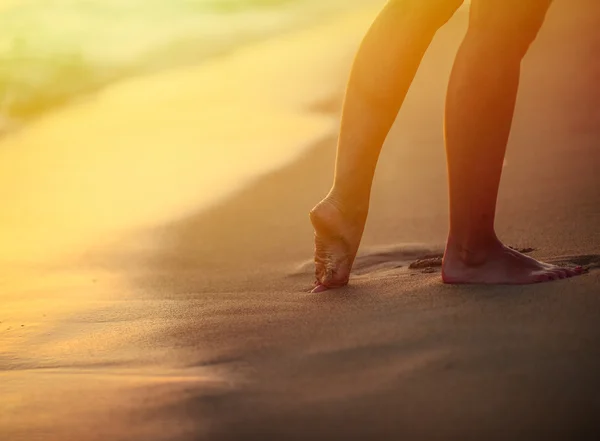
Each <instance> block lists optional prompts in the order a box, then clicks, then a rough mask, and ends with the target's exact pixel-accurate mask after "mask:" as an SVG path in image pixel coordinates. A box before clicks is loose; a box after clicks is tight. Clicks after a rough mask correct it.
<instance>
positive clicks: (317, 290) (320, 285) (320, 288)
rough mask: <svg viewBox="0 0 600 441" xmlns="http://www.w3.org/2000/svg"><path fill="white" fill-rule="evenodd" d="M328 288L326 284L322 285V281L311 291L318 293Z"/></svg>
mask: <svg viewBox="0 0 600 441" xmlns="http://www.w3.org/2000/svg"><path fill="white" fill-rule="evenodd" d="M328 289H329V288H327V287H326V286H325V285H322V284H321V283H317V284H316V286H315V287H314V288H313V290H312V291H311V293H313V294H318V293H320V292H323V291H327V290H328Z"/></svg>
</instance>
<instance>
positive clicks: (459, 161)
mask: <svg viewBox="0 0 600 441" xmlns="http://www.w3.org/2000/svg"><path fill="white" fill-rule="evenodd" d="M551 1H552V0H528V1H523V0H473V3H472V6H471V8H472V9H471V19H470V24H469V30H468V32H467V35H466V37H465V40H464V42H463V44H462V46H461V48H460V50H459V52H458V55H457V58H456V63H455V65H454V69H453V72H452V75H451V78H450V85H449V89H448V97H447V105H446V123H445V135H446V150H447V157H448V173H449V180H450V234H449V238H448V244H447V246H446V253H445V256H444V264H443V271H442V275H443V279H444V281H445V282H446V283H489V284H523V283H535V282H541V281H546V280H553V279H557V278H564V277H570V276H572V275H574V274H576V273H579V272H581V271H580V269H569V268H558V267H554V266H551V265H548V264H544V263H541V262H538V261H536V260H534V259H532V258H530V257H527V256H524V255H522V254H520V253H517V252H516V251H513V250H511V249H509V248H507V247H505V246H504V245H502V243H501V242H500V241H499V240H498V238H497V237H496V234H495V231H494V217H495V213H496V199H497V195H498V186H499V184H500V175H501V172H502V163H503V160H504V153H505V150H506V144H507V141H508V137H509V133H510V128H511V123H512V118H513V112H514V107H515V101H516V97H517V89H518V85H519V76H520V66H521V60H522V58H523V56H524V55H525V53H526V52H527V49H528V48H529V46H530V44H531V43H532V42H533V40H534V39H535V37H536V35H537V33H538V31H539V29H540V27H541V26H542V23H543V21H544V17H545V14H546V12H547V10H548V8H549V6H550V4H551Z"/></svg>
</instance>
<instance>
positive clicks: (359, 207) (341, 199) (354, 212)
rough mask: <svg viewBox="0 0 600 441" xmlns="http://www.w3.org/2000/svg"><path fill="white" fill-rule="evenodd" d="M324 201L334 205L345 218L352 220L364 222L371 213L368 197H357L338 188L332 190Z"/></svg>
mask: <svg viewBox="0 0 600 441" xmlns="http://www.w3.org/2000/svg"><path fill="white" fill-rule="evenodd" d="M324 201H327V202H328V203H330V204H331V205H333V206H334V207H335V208H336V209H337V210H338V211H339V212H340V213H341V214H342V215H343V216H345V217H348V218H350V219H356V220H362V219H364V218H366V217H367V214H368V212H369V198H368V197H357V196H356V195H352V194H351V193H345V192H342V191H339V190H337V189H336V188H333V189H331V191H330V192H329V194H328V195H327V196H326V197H325V199H324Z"/></svg>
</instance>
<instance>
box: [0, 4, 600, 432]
mask: <svg viewBox="0 0 600 441" xmlns="http://www.w3.org/2000/svg"><path fill="white" fill-rule="evenodd" d="M566 3H568V2H557V3H556V4H555V6H554V7H553V9H552V11H551V14H550V16H549V18H548V23H547V26H546V27H545V28H544V30H543V32H542V34H541V35H540V38H539V40H538V41H537V42H536V43H535V45H534V47H532V51H531V53H530V54H529V56H528V58H527V60H526V61H525V63H524V72H523V81H522V90H521V93H520V96H519V104H518V109H517V115H516V119H515V126H514V131H513V134H512V137H511V141H510V146H509V153H508V156H507V160H506V164H505V169H504V178H503V182H502V189H501V194H500V197H499V214H498V220H497V227H498V232H499V235H500V236H501V237H502V238H503V239H504V240H505V241H506V242H507V243H509V244H510V245H513V246H515V247H521V248H526V247H530V248H533V249H534V251H532V255H534V256H536V257H540V258H545V259H547V260H550V261H556V262H558V261H568V262H574V263H579V264H586V265H589V266H590V268H591V270H590V272H589V274H586V275H584V276H582V277H578V278H575V279H571V280H565V281H559V282H554V283H549V284H543V285H535V286H524V287H478V286H471V287H461V286H446V285H443V284H442V283H441V281H440V275H439V268H437V267H435V265H434V266H433V269H429V268H414V269H410V268H409V265H410V264H411V263H412V262H414V261H416V260H417V259H419V258H422V257H425V256H429V255H435V254H437V253H439V252H440V251H441V249H442V246H443V242H444V239H445V235H446V233H447V196H446V187H445V164H444V154H443V143H442V134H441V121H442V112H443V92H444V89H445V85H446V81H447V77H448V73H449V69H450V66H451V62H452V56H453V53H454V51H455V50H456V47H457V45H458V42H459V40H460V37H461V35H462V34H463V32H464V28H465V18H466V17H465V16H464V14H463V15H461V16H458V17H456V18H455V19H454V20H453V21H452V22H451V23H449V24H448V26H447V27H445V28H444V29H443V31H441V33H440V34H439V35H438V37H437V38H436V40H435V42H434V45H433V46H432V48H431V51H430V52H429V53H428V55H427V58H426V60H425V62H424V65H423V66H422V69H421V70H420V72H419V74H418V78H417V79H416V81H415V84H414V87H413V89H412V90H411V92H410V94H409V96H408V98H407V102H406V105H405V106H404V108H403V110H402V111H401V113H400V115H399V118H398V121H397V123H396V126H395V127H394V130H393V132H392V133H391V135H390V137H389V139H388V141H387V145H386V148H385V151H384V154H383V156H382V158H381V161H380V165H379V169H378V175H377V178H376V184H375V188H374V194H373V203H372V211H371V214H370V217H369V222H368V225H367V231H366V236H365V240H364V246H363V247H362V249H361V255H360V257H359V259H358V262H357V267H356V271H355V275H354V277H353V279H352V283H351V285H350V286H349V287H348V288H345V289H342V290H338V291H333V292H327V293H324V294H322V295H312V294H309V293H308V292H307V290H308V288H309V287H310V285H311V282H312V276H311V265H310V263H309V262H310V257H311V251H312V243H311V239H312V232H311V228H310V226H309V224H308V218H307V213H308V210H309V209H310V208H311V206H312V205H313V204H314V202H315V201H317V200H318V199H319V197H321V196H322V195H323V194H324V192H325V191H326V190H327V188H328V187H329V185H330V183H331V169H332V164H333V159H334V147H335V134H333V133H332V134H331V135H330V136H329V137H325V138H323V139H322V140H320V141H319V142H317V143H315V144H314V145H313V146H312V147H311V148H310V149H308V150H304V151H303V153H302V155H301V157H300V158H297V159H296V160H295V161H293V162H287V165H284V166H282V167H280V168H278V169H277V170H275V171H272V172H270V173H268V174H266V175H263V176H262V177H259V178H256V179H254V180H253V181H252V182H250V183H247V184H246V185H245V187H244V188H243V189H241V190H239V191H237V192H235V193H232V194H230V195H229V196H228V197H226V198H223V199H221V200H220V201H219V202H216V203H213V204H212V205H211V207H210V208H208V209H207V208H206V207H202V208H199V209H198V211H197V213H189V214H186V215H184V216H182V215H181V214H180V212H179V211H178V210H174V213H175V212H176V213H177V214H176V215H174V216H173V218H172V219H171V220H166V216H165V219H161V222H160V223H159V224H157V225H144V226H143V227H142V226H139V227H137V229H136V228H134V225H133V224H132V225H130V230H128V232H127V233H126V234H125V233H122V234H121V235H120V236H115V238H112V239H110V240H109V239H108V236H106V237H107V238H106V239H105V238H104V236H103V237H102V238H101V239H102V240H99V243H97V244H96V245H95V246H90V247H88V248H87V252H86V253H79V254H73V253H67V254H66V255H65V256H63V257H62V258H61V259H62V260H61V259H56V258H54V259H52V260H50V258H49V257H48V256H45V254H44V253H40V254H39V256H38V257H39V259H41V260H39V261H37V262H36V263H35V264H34V263H32V262H29V263H26V262H25V261H24V260H23V259H21V260H18V261H14V262H13V261H11V260H10V259H9V258H10V253H7V252H5V253H3V254H2V255H3V256H4V260H3V267H2V278H1V279H0V290H1V296H2V297H0V301H1V302H2V303H1V304H0V305H1V306H0V322H1V323H0V439H2V440H11V441H12V440H27V441H29V440H44V441H46V440H52V441H53V440H85V441H87V440H107V439H110V440H135V439H144V440H205V439H206V440H248V439H285V440H293V439H303V440H304V439H406V440H435V439H440V440H441V439H443V440H454V439H456V440H469V439H473V440H481V439H485V440H501V439H502V440H504V439H513V440H520V439H523V440H537V439H540V440H542V439H543V440H549V439H578V440H579V439H594V437H593V436H592V435H593V433H594V431H596V432H597V430H598V428H599V427H598V422H597V420H598V415H599V414H600V394H599V392H600V387H599V386H600V381H599V380H598V373H599V372H600V326H599V325H598V317H599V314H600V271H598V270H597V268H598V265H599V263H600V230H599V228H598V226H599V225H600V186H599V185H598V177H597V170H598V167H599V166H600V152H599V151H598V148H597V144H598V139H599V137H600V113H598V112H599V111H598V106H597V103H598V101H599V98H600V96H599V95H598V93H599V92H598V88H597V78H598V72H600V64H598V60H597V57H596V58H594V54H595V53H597V48H598V45H599V44H600V38H599V36H598V33H597V29H598V26H599V25H600V9H599V8H597V7H592V6H591V5H592V2H588V4H589V9H588V10H587V11H586V10H583V9H578V8H577V6H578V5H582V4H583V3H584V0H581V1H578V2H571V3H569V4H566ZM188 81H190V82H192V81H193V79H191V78H190V79H188ZM341 83H342V81H341V80H340V84H341ZM316 101H317V102H316V103H315V105H314V106H313V109H315V111H316V112H317V113H318V114H329V115H330V117H332V118H333V117H335V115H336V112H337V111H338V110H339V107H340V100H339V96H338V97H336V98H334V99H327V100H325V99H323V97H318V99H317V100H316ZM175 104H176V103H175ZM104 111H105V110H104ZM58 119H61V118H58ZM59 123H60V124H62V123H61V122H60V121H58V120H57V121H54V122H53V123H52V124H59ZM65 127H66V126H65ZM136 133H137V132H136ZM105 136H107V137H108V138H109V139H110V134H106V135H105ZM147 197H148V199H151V198H152V193H151V192H150V193H149V194H148V196H147ZM7 201H8V204H9V206H10V204H11V203H12V202H11V200H10V199H7ZM67 202H68V201H67ZM67 202H65V203H67ZM49 225H53V224H49ZM7 228H8V227H7ZM48 234H49V235H51V234H52V230H51V229H50V230H49V231H48ZM117 238H118V239H117ZM22 249H23V250H24V249H25V248H22ZM25 254H26V253H25V252H23V253H22V255H25ZM40 262H41V263H40Z"/></svg>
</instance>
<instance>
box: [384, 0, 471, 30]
mask: <svg viewBox="0 0 600 441" xmlns="http://www.w3.org/2000/svg"><path fill="white" fill-rule="evenodd" d="M463 3H464V0H388V3H387V8H389V10H390V11H392V12H393V13H394V14H397V15H399V16H402V17H403V18H405V19H408V20H409V21H410V22H412V23H415V25H420V26H424V27H427V28H432V29H435V30H437V29H438V28H440V27H441V26H443V25H444V24H445V23H446V22H447V21H448V20H450V18H452V16H453V15H454V13H455V12H456V10H457V9H458V8H460V6H461V5H462V4H463Z"/></svg>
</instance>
